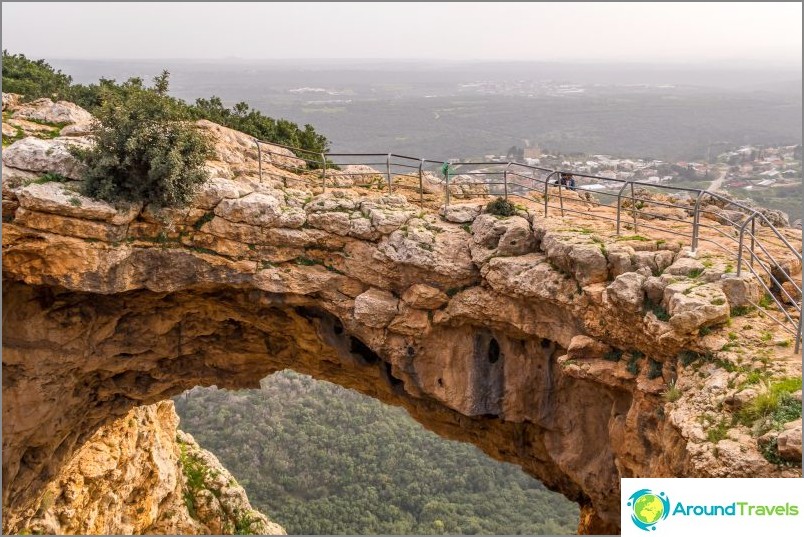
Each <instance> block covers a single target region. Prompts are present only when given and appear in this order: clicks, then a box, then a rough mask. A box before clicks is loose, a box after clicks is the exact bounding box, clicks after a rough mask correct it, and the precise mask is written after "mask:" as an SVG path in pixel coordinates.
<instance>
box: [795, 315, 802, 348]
mask: <svg viewBox="0 0 804 537" xmlns="http://www.w3.org/2000/svg"><path fill="white" fill-rule="evenodd" d="M800 306H801V305H800V304H799V312H798V330H796V348H795V350H794V351H793V352H795V353H796V354H798V353H799V351H800V350H801V317H802V311H801V307H800Z"/></svg>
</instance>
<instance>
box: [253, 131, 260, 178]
mask: <svg viewBox="0 0 804 537" xmlns="http://www.w3.org/2000/svg"><path fill="white" fill-rule="evenodd" d="M254 143H255V144H257V166H258V168H259V170H260V183H262V147H261V146H260V141H259V140H257V139H256V138H254Z"/></svg>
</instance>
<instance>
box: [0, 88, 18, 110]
mask: <svg viewBox="0 0 804 537" xmlns="http://www.w3.org/2000/svg"><path fill="white" fill-rule="evenodd" d="M20 101H22V95H20V94H19V93H6V92H5V91H4V92H3V112H5V111H6V110H12V109H14V108H16V107H17V106H19V104H20Z"/></svg>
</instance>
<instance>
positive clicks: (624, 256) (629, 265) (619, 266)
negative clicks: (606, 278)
mask: <svg viewBox="0 0 804 537" xmlns="http://www.w3.org/2000/svg"><path fill="white" fill-rule="evenodd" d="M634 257H635V252H634V249H633V248H631V247H630V246H620V245H616V244H615V245H612V246H609V247H608V248H607V251H606V259H608V262H609V271H610V272H611V275H612V277H614V278H616V277H617V276H619V275H620V274H625V273H626V272H632V271H633V270H634V268H635V267H634V263H633V258H634Z"/></svg>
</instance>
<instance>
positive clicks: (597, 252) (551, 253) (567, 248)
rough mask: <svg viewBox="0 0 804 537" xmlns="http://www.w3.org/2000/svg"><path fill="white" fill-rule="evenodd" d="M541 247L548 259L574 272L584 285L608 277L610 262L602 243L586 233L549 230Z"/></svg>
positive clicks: (571, 272) (565, 270) (564, 269)
mask: <svg viewBox="0 0 804 537" xmlns="http://www.w3.org/2000/svg"><path fill="white" fill-rule="evenodd" d="M541 248H542V250H543V251H544V252H545V253H546V254H547V259H548V261H550V262H551V263H553V264H554V265H555V266H556V267H558V268H559V269H560V270H563V271H564V272H567V273H569V274H572V275H573V277H574V278H575V279H576V280H577V281H578V283H579V284H581V285H582V286H586V285H589V284H593V283H601V282H605V281H606V280H607V279H608V275H609V271H608V262H607V261H606V256H604V255H603V252H602V250H601V245H600V244H598V243H595V242H594V241H592V239H591V238H589V237H587V236H585V235H580V236H579V235H564V234H561V233H552V232H548V233H546V234H545V235H544V237H543V238H542V243H541Z"/></svg>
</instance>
